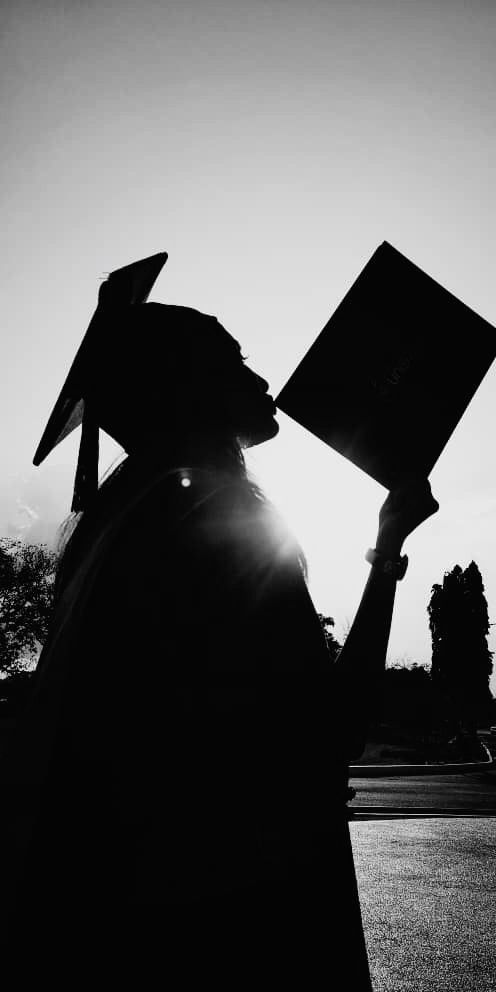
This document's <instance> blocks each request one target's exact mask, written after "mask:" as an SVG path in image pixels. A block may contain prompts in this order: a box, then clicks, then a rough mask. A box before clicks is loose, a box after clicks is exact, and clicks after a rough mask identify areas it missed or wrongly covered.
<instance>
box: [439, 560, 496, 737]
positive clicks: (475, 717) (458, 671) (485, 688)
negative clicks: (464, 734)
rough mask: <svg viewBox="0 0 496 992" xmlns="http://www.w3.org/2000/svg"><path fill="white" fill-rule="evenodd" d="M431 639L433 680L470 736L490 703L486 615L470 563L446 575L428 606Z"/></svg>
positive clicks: (474, 567)
mask: <svg viewBox="0 0 496 992" xmlns="http://www.w3.org/2000/svg"><path fill="white" fill-rule="evenodd" d="M427 612H428V614H429V627H430V630H431V636H432V680H433V684H434V686H435V687H436V688H437V689H438V690H439V691H440V692H441V693H442V694H443V696H444V697H445V699H447V700H448V701H449V703H450V704H451V706H452V707H453V708H454V710H455V713H456V715H457V716H458V718H459V720H460V721H461V722H462V723H464V724H465V725H466V726H467V728H468V729H469V730H471V731H474V730H475V727H476V726H477V722H478V721H479V720H481V719H487V714H488V712H489V707H490V704H491V699H492V696H491V692H490V689H489V679H490V676H491V671H492V657H493V655H492V652H491V651H490V650H489V648H488V644H487V635H488V633H489V615H488V608H487V600H486V597H485V595H484V585H483V582H482V576H481V574H480V571H479V569H478V567H477V565H476V563H475V562H474V561H472V562H470V565H469V566H468V567H467V568H466V569H465V570H463V569H462V568H461V567H460V565H455V567H454V568H452V569H451V571H449V572H445V574H444V578H443V582H442V585H434V586H433V587H432V595H431V599H430V602H429V605H428V607H427Z"/></svg>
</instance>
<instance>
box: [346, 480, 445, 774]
mask: <svg viewBox="0 0 496 992" xmlns="http://www.w3.org/2000/svg"><path fill="white" fill-rule="evenodd" d="M438 509H439V504H438V503H437V502H436V500H435V499H434V497H433V496H432V493H431V487H430V485H429V482H428V481H427V479H422V480H415V481H412V482H409V483H408V484H406V485H404V486H402V487H400V488H398V489H395V490H392V492H390V493H389V496H388V498H387V499H386V502H385V503H384V504H383V506H382V508H381V511H380V514H379V529H378V534H377V541H376V545H375V550H376V552H377V553H378V555H377V559H376V563H375V564H373V565H372V566H371V569H370V574H369V577H368V579H367V583H366V585H365V589H364V591H363V595H362V599H361V601H360V605H359V607H358V610H357V614H356V616H355V619H354V621H353V625H352V627H351V630H350V632H349V634H348V637H347V639H346V642H345V644H344V647H343V648H342V651H341V652H340V655H339V657H338V660H337V662H336V665H337V671H338V675H339V681H340V688H341V694H342V699H343V706H344V709H345V712H346V715H347V719H346V725H347V727H348V728H349V737H348V740H347V748H348V756H349V758H357V757H359V755H360V754H361V753H362V751H363V748H364V746H365V741H366V735H367V729H368V724H369V722H370V719H371V717H372V716H373V713H374V710H375V708H376V706H377V697H378V692H379V689H380V682H381V675H382V672H383V671H384V667H385V661H386V650H387V645H388V640H389V633H390V630H391V619H392V616H393V606H394V597H395V592H396V584H397V581H398V575H397V572H398V571H400V572H401V569H398V568H397V567H396V563H399V560H400V558H401V550H402V547H403V542H404V541H405V539H406V538H407V537H408V535H409V534H411V533H412V531H413V530H415V528H416V527H418V526H419V525H420V524H421V523H423V521H424V520H427V518H428V517H430V516H432V514H433V513H436V511H437V510H438ZM390 562H391V563H393V564H392V566H390V565H389V564H388V563H390ZM395 573H396V574H395Z"/></svg>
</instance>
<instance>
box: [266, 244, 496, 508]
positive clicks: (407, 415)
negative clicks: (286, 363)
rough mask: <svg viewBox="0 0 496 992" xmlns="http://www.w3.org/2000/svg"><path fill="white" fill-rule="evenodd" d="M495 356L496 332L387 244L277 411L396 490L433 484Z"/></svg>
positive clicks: (348, 296)
mask: <svg viewBox="0 0 496 992" xmlns="http://www.w3.org/2000/svg"><path fill="white" fill-rule="evenodd" d="M495 357H496V333H495V328H494V327H492V325H491V324H489V323H488V322H487V321H485V320H484V319H483V318H482V317H479V316H478V315H477V314H476V313H474V311H473V310H471V309H470V308H469V307H467V306H466V305H465V304H464V303H462V302H461V301H460V300H458V299H457V298H456V297H455V296H453V295H452V294H451V293H449V292H448V291H447V290H446V289H444V288H443V287H442V286H440V285H439V283H437V282H435V280H434V279H432V278H431V277H430V276H428V275H427V274H426V273H425V272H423V271H422V270H421V269H419V268H418V267H417V266H416V265H414V264H413V262H410V261H409V259H407V258H405V256H404V255H402V254H401V253H400V252H399V251H397V250H396V249H395V248H393V247H392V246H391V245H390V244H388V242H387V241H384V242H383V244H382V245H380V246H379V248H378V249H377V250H376V251H375V252H374V254H373V255H372V258H371V259H370V261H369V262H368V263H367V265H366V266H365V268H364V269H363V270H362V272H361V273H360V275H359V276H358V278H357V280H356V281H355V283H354V284H353V286H352V287H351V289H350V291H349V292H348V293H347V294H346V296H345V297H344V299H343V300H342V302H341V303H340V305H339V306H338V308H337V310H336V311H335V313H334V314H333V315H332V317H331V318H330V320H329V322H328V323H327V324H326V326H325V327H324V329H323V331H322V332H321V333H320V334H319V336H318V338H317V339H316V341H315V342H314V344H313V345H312V346H311V348H310V349H309V351H308V352H307V354H306V355H305V357H304V358H303V360H302V362H301V363H300V365H299V366H298V367H297V369H296V371H295V372H294V373H293V375H292V376H291V377H290V379H289V380H288V382H287V383H286V385H285V386H284V387H283V389H282V390H281V392H280V394H279V396H278V397H277V399H276V405H277V406H278V407H279V409H280V410H283V411H284V413H287V414H288V415H289V416H290V417H292V418H293V420H296V421H297V422H298V423H299V424H301V425H302V426H303V427H306V428H307V430H309V431H311V432H312V433H313V434H315V435H316V436H317V437H319V438H321V439H322V440H323V441H325V442H326V444H328V445H330V446H331V447H332V448H334V449H335V450H336V451H338V452H340V453H341V454H342V455H344V456H345V457H346V458H349V459H350V461H352V462H353V463H354V464H355V465H357V466H358V467H359V468H361V469H363V471H364V472H367V473H368V474H369V475H371V476H372V478H374V479H376V480H377V482H379V483H381V485H383V486H385V487H386V488H387V489H392V488H394V487H395V486H398V485H400V484H401V483H402V482H403V481H404V480H405V479H407V478H408V477H411V476H414V475H418V476H423V477H427V476H428V475H429V473H430V472H431V470H432V468H433V466H434V464H435V463H436V461H437V459H438V458H439V455H440V454H441V451H442V450H443V448H444V446H445V445H446V442H447V441H448V439H449V437H450V436H451V434H452V433H453V431H454V429H455V427H456V425H457V423H458V422H459V420H460V418H461V417H462V415H463V413H464V411H465V409H466V408H467V406H468V404H469V403H470V400H471V399H472V397H473V395H474V393H475V391H476V389H477V388H478V386H479V385H480V383H481V381H482V379H483V377H484V376H485V374H486V372H487V371H488V369H489V366H490V365H491V363H492V361H493V359H494V358H495Z"/></svg>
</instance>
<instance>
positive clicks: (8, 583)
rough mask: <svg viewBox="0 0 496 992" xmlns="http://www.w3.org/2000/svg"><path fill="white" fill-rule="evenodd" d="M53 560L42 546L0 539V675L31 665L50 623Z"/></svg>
mask: <svg viewBox="0 0 496 992" xmlns="http://www.w3.org/2000/svg"><path fill="white" fill-rule="evenodd" d="M55 565H56V556H55V554H54V553H53V552H52V551H50V550H49V549H48V548H47V547H46V546H45V545H39V544H23V543H22V541H16V540H12V539H10V538H0V671H2V672H3V673H4V674H12V673H14V672H19V671H22V670H23V669H26V668H27V667H29V666H30V665H32V664H33V662H34V660H35V658H36V656H37V654H38V651H39V649H40V647H41V646H42V644H43V642H44V640H45V638H46V635H47V632H48V626H49V623H50V619H51V615H52V604H53V583H54V578H55Z"/></svg>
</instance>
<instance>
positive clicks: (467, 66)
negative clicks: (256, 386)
mask: <svg viewBox="0 0 496 992" xmlns="http://www.w3.org/2000/svg"><path fill="white" fill-rule="evenodd" d="M1 20H2V23H1V42H0V44H1V51H0V65H1V77H2V78H1V79H0V85H1V92H2V96H3V124H2V135H3V152H2V163H1V172H2V176H1V180H2V181H1V196H2V201H3V202H2V229H3V234H2V275H3V279H2V282H3V290H2V314H3V324H2V330H1V338H0V347H1V363H2V392H1V395H0V445H1V448H0V451H1V457H2V464H3V468H4V482H3V485H2V487H1V490H0V533H7V532H8V530H9V527H10V530H12V528H14V529H15V528H19V527H21V528H24V532H25V533H26V534H28V533H31V535H32V536H38V537H39V536H41V537H48V536H50V534H51V533H53V525H54V522H55V520H60V518H61V517H63V516H64V515H65V513H66V512H67V511H68V507H69V503H70V495H71V483H72V478H73V469H74V466H75V459H76V452H77V443H78V441H79V438H77V439H76V438H71V439H68V440H67V441H66V442H64V444H62V445H61V446H60V448H59V449H58V450H57V451H56V452H54V453H53V455H52V456H51V457H50V458H49V459H48V462H47V463H46V465H44V466H43V467H42V468H40V469H34V468H31V459H32V456H33V453H34V450H35V448H36V445H37V443H38V440H39V437H40V435H41V432H42V429H43V427H44V425H45V422H46V419H47V417H48V414H49V412H50V410H51V408H52V405H53V402H54V401H55V398H56V396H57V394H58V391H59V388H60V386H61V384H62V381H63V379H64V378H65V375H66V372H67V370H68V367H69V365H70V362H71V361H72V358H73V355H74V353H75V350H76V348H77V346H78V345H79V342H80V340H81V337H82V334H83V332H84V330H85V328H86V326H87V323H88V321H89V318H90V315H91V313H92V311H93V308H94V305H95V301H96V293H97V289H98V281H99V279H100V278H101V277H102V276H103V275H104V274H105V273H106V272H108V271H110V270H111V269H114V268H117V267H118V266H120V265H124V264H126V263H128V262H130V261H133V260H134V259H137V258H139V257H142V256H144V255H149V254H152V253H154V252H156V251H159V250H166V251H168V252H169V256H170V257H169V261H168V263H167V265H166V267H165V269H164V271H163V273H162V275H161V276H160V278H159V280H158V282H157V284H156V287H155V290H154V291H153V293H152V298H153V299H156V300H160V301H162V302H171V303H182V304H185V305H190V306H194V307H197V308H199V309H200V310H204V311H206V312H209V313H214V314H216V315H217V316H218V317H219V319H220V320H221V321H222V322H223V323H224V324H225V325H226V326H227V327H228V329H229V330H230V331H231V332H232V333H233V334H234V335H235V336H236V337H237V338H238V339H239V340H240V342H241V343H242V346H243V349H244V353H245V354H248V355H249V358H250V361H249V364H250V365H252V366H253V367H254V368H255V369H256V370H257V371H260V372H262V373H263V374H264V376H265V377H266V378H268V380H269V382H270V383H271V391H272V393H273V395H276V394H277V392H278V391H279V389H280V388H281V386H282V385H283V384H284V382H285V381H286V380H287V378H288V376H289V374H290V373H291V372H292V371H293V370H294V368H295V366H296V364H297V363H298V362H299V360H300V359H301V357H302V356H303V354H304V352H305V351H306V349H307V348H308V346H309V345H310V344H311V342H312V341H313V339H314V338H315V337H316V335H317V334H318V333H319V331H320V330H321V328H322V326H323V325H324V324H325V323H326V321H327V319H328V317H329V316H330V314H331V312H332V311H333V310H334V309H335V307H336V306H337V304H338V303H339V301H340V300H341V299H342V297H343V296H344V294H345V292H346V291H347V290H348V289H349V287H350V286H351V284H352V282H353V281H354V279H355V277H356V276H357V274H358V272H359V271H360V269H361V268H362V267H363V265H364V264H365V262H366V261H367V260H368V258H369V257H370V255H371V254H372V252H373V251H374V250H375V248H376V247H377V246H378V245H379V244H380V242H382V241H383V240H384V239H386V240H388V241H390V242H391V243H392V244H393V245H394V246H395V247H397V248H398V249H399V250H400V251H402V252H403V253H404V254H406V255H407V256H408V257H409V258H411V259H412V260H413V261H414V262H416V263H417V264H418V265H420V267H421V268H423V269H425V270H426V271H427V272H428V273H429V274H430V275H432V276H433V277H434V278H436V279H438V280H439V281H440V282H441V283H442V284H443V285H445V286H446V287H447V288H448V289H450V290H451V291H452V292H453V293H455V294H456V295H457V296H459V297H460V298H461V299H462V300H463V301H464V302H465V303H467V304H468V305H469V306H471V307H473V308H474V309H475V310H476V311H477V312H478V313H480V314H481V315H482V316H484V317H486V319H488V320H489V321H491V322H492V323H495V322H496V301H495V291H494V261H495V250H494V249H495V234H494V230H495V212H494V201H495V194H494V186H495V183H494V176H495V164H496V163H495V132H494V108H495V76H496V70H495V68H494V61H495V60H494V52H495V42H496V5H495V4H494V3H493V2H492V0H487V2H482V0H467V2H465V3H463V2H459V0H439V2H423V0H396V2H393V0H342V2H341V0H326V2H319V0H305V3H301V4H297V3H294V2H291V0H279V2H275V0H270V2H262V0H250V2H237V0H229V2H227V0H197V2H192V0H182V2H181V3H180V4H179V3H177V4H175V3H169V2H163V0H162V2H154V0H142V2H141V3H140V4H137V3H134V2H133V3H131V2H122V0H121V2H117V0H115V2H114V0H103V2H99V3H92V2H84V0H81V2H76V0H72V2H71V0H68V2H65V3H63V2H60V3H57V2H49V0H46V2H41V3H40V2H36V3H26V2H23V0H12V2H11V3H3V5H2V19H1ZM433 333H435V328H433ZM467 346H468V347H469V346H470V343H469V342H467ZM495 387H496V363H495V364H494V365H493V367H492V368H491V370H490V371H489V373H488V375H487V376H486V378H485V380H484V382H483V384H482V386H481V387H480V389H479V391H478V393H477V395H476V397H475V398H474V400H473V401H472V403H471V405H470V408H469V410H468V412H467V413H466V414H465V417H464V418H463V421H462V423H461V424H460V425H459V427H458V428H457V430H456V432H455V434H454V435H453V437H452V439H451V441H450V443H449V445H448V447H447V449H446V451H445V452H444V454H443V455H442V457H441V459H440V462H439V463H438V465H437V467H436V468H435V470H434V472H433V473H432V476H431V482H432V486H433V491H434V493H435V495H436V496H437V498H438V499H439V501H440V503H441V511H440V513H439V514H438V515H437V516H436V517H435V518H433V519H431V520H430V521H429V522H428V523H427V524H425V525H424V526H423V527H422V529H421V530H419V531H418V532H416V533H415V534H414V535H413V536H412V537H411V538H410V539H409V540H408V542H407V544H406V550H407V552H408V553H409V555H410V560H411V561H410V568H409V572H408V575H407V577H406V579H405V581H404V582H403V583H402V584H401V585H400V586H399V588H398V596H397V605H396V609H395V616H394V621H393V629H392V634H391V640H390V650H389V655H388V657H389V660H390V661H394V660H396V659H403V658H406V657H408V658H410V659H411V660H417V661H420V662H424V663H425V662H429V661H430V634H429V630H428V621H427V614H426V606H427V602H428V600H429V596H430V589H431V586H432V584H433V583H434V582H437V581H440V580H441V579H442V575H443V572H444V571H445V570H446V569H448V568H451V567H452V566H453V565H454V564H455V563H456V562H459V563H460V564H461V565H462V566H466V565H467V564H468V563H469V562H470V560H471V559H472V558H473V559H475V561H476V562H477V563H478V565H479V567H480V569H481V572H482V576H483V580H484V582H485V586H486V593H487V596H488V600H489V606H490V613H491V618H492V619H493V618H494V620H495V621H496V554H495V552H496V529H495V523H496V452H495V451H494V445H493V430H494V428H493V423H494V417H495V405H496V389H495ZM279 420H280V424H281V432H280V435H279V437H278V438H276V439H275V440H274V441H272V442H271V443H270V444H268V445H266V446H263V447H261V448H260V449H256V450H255V451H254V452H253V453H252V454H250V456H249V464H250V467H251V468H252V469H253V471H254V472H255V473H256V475H257V478H258V481H259V482H260V484H261V485H262V486H263V487H264V488H265V489H266V491H267V493H268V494H269V495H270V496H271V497H272V498H273V500H274V502H275V503H276V504H277V506H278V507H279V508H280V510H281V511H282V513H283V515H284V516H285V517H286V519H287V520H288V521H289V523H290V525H291V526H292V528H293V530H294V531H295V532H296V535H297V536H298V538H299V539H300V541H301V543H302V545H303V547H304V549H305V551H306V553H307V557H308V560H309V567H310V589H311V592H312V595H313V598H314V601H315V604H316V606H317V608H318V609H320V610H322V611H323V612H326V613H331V614H332V615H333V616H334V617H335V618H336V632H337V635H338V637H339V636H340V635H341V634H342V631H343V625H346V622H347V621H348V620H351V619H352V617H353V615H354V612H355V610H356V607H357V605H358V602H359V598H360V594H361V590H362V587H363V584H364V582H365V579H366V575H367V571H368V566H367V565H366V563H365V561H364V558H363V555H364V552H365V550H366V548H367V547H369V546H371V545H373V543H374V539H375V535H376V519H377V513H378V510H379V507H380V505H381V503H382V501H383V499H384V498H385V495H386V494H385V491H384V490H383V489H382V488H381V487H380V486H378V485H377V484H376V483H375V482H373V481H372V480H371V479H369V478H368V477H367V476H366V475H364V474H363V473H361V472H360V471H359V470H358V469H356V468H354V467H353V466H352V465H351V464H349V463H347V462H346V461H345V459H343V458H341V457H340V456H339V455H337V454H335V453H334V452H332V451H331V450H330V449H328V448H327V447H326V446H325V445H324V444H322V443H321V442H320V441H318V440H317V439H315V438H313V437H312V436H311V435H309V434H308V433H306V432H305V431H304V430H303V429H302V428H299V427H298V426H297V425H295V424H293V423H292V422H291V421H290V420H289V419H288V418H287V417H285V416H284V415H283V414H280V416H279ZM110 460H111V449H110V446H109V447H108V449H107V448H106V449H105V453H104V457H103V458H102V460H101V468H102V470H103V469H105V468H106V467H107V466H108V464H109V462H110ZM24 503H27V505H28V506H29V507H31V508H32V509H34V510H35V511H36V512H37V513H38V515H39V516H40V517H41V521H38V522H36V521H35V525H34V526H32V527H31V531H29V520H30V518H29V515H28V514H27V512H26V511H23V509H22V505H23V504H24ZM491 646H492V648H493V649H496V636H493V637H492V638H491ZM493 691H496V680H495V679H493Z"/></svg>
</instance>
